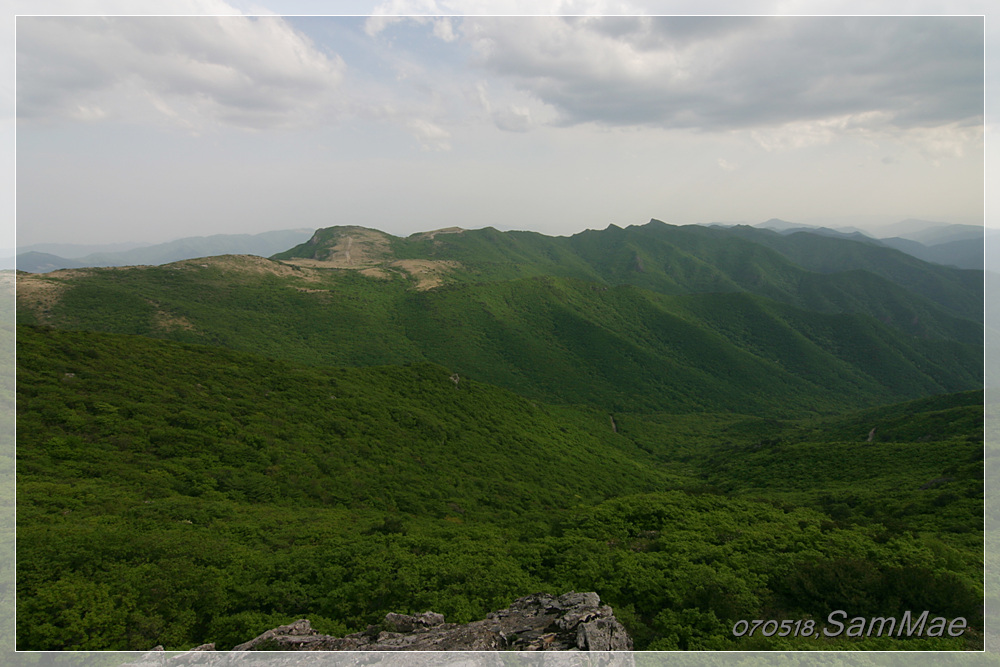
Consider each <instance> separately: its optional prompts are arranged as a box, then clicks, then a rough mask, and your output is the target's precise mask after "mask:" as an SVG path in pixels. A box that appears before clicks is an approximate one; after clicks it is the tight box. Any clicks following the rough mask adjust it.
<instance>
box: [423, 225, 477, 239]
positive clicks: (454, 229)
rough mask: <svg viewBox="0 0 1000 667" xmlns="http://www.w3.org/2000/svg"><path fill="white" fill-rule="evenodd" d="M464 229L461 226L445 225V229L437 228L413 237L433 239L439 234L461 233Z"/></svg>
mask: <svg viewBox="0 0 1000 667" xmlns="http://www.w3.org/2000/svg"><path fill="white" fill-rule="evenodd" d="M464 231H465V230H464V229H462V228H461V227H445V228H444V229H435V230H434V231H432V232H421V233H419V234H414V235H413V236H412V237H411V238H412V239H413V240H414V241H433V240H434V237H435V236H437V235H438V234H461V233H462V232H464Z"/></svg>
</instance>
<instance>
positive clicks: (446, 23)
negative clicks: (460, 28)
mask: <svg viewBox="0 0 1000 667" xmlns="http://www.w3.org/2000/svg"><path fill="white" fill-rule="evenodd" d="M434 36H435V37H437V38H438V39H440V40H442V41H444V42H454V41H455V40H456V39H458V35H456V34H455V32H454V29H453V28H452V25H451V19H449V18H448V17H443V18H440V19H436V20H435V21H434Z"/></svg>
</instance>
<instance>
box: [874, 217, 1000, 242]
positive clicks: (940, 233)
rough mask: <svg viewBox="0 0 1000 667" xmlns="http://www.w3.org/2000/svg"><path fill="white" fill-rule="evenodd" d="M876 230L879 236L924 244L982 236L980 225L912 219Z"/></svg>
mask: <svg viewBox="0 0 1000 667" xmlns="http://www.w3.org/2000/svg"><path fill="white" fill-rule="evenodd" d="M877 231H878V234H877V236H878V237H879V238H892V237H901V238H904V239H910V240H911V241H918V242H919V243H922V244H924V245H926V246H933V245H938V244H941V243H950V242H951V241H961V240H974V239H982V238H983V226H982V225H960V224H950V223H944V222H929V221H927V220H913V219H910V220H903V221H901V222H898V223H895V224H892V225H887V226H885V227H880V228H878V230H877Z"/></svg>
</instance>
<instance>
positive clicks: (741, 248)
mask: <svg viewBox="0 0 1000 667" xmlns="http://www.w3.org/2000/svg"><path fill="white" fill-rule="evenodd" d="M748 234H749V235H751V236H752V238H745V237H746V235H748ZM801 236H807V235H801ZM761 240H764V241H767V242H768V243H773V244H775V245H776V246H777V247H780V248H782V249H783V250H784V252H785V253H786V254H787V255H788V256H794V257H796V258H797V259H798V260H799V261H800V262H802V263H804V264H807V265H809V266H814V267H816V266H818V267H819V268H821V269H823V270H825V271H828V272H825V273H821V272H819V271H815V270H806V269H805V268H802V266H800V265H798V264H795V263H793V262H792V261H791V260H790V259H788V257H786V255H783V254H782V253H780V252H777V251H776V250H774V249H772V248H771V247H768V245H766V244H765V243H761V242H759V241H761ZM276 257H277V258H280V259H272V260H265V259H262V258H254V257H247V256H224V257H215V258H204V259H199V260H188V261H185V262H180V263H175V264H171V265H166V266H162V267H136V268H130V269H86V270H80V271H68V272H57V273H53V274H49V275H48V276H45V277H42V276H36V277H32V276H27V275H24V274H21V276H20V282H19V290H18V298H19V308H20V313H21V319H20V321H22V322H26V323H31V322H34V323H37V324H44V325H48V326H58V327H61V328H74V329H91V330H97V331H109V332H118V333H130V334H140V335H145V336H153V337H160V338H169V339H173V340H177V341H183V342H194V343H207V344H214V345H221V346H225V347H231V348H235V349H242V350H247V351H251V350H252V351H257V352H260V353H264V354H268V355H271V356H274V357H283V358H289V359H294V360H297V361H299V362H304V363H309V364H321V365H322V364H338V365H351V366H365V365H372V364H400V363H407V362H425V361H427V362H432V363H436V364H440V365H443V366H446V367H449V368H452V369H454V370H455V371H456V372H458V373H459V374H460V375H462V376H470V377H472V378H474V379H477V380H480V381H484V382H489V383H492V384H496V385H499V386H502V387H505V388H507V389H510V390H513V391H516V392H519V393H522V394H524V395H526V396H529V397H532V398H536V399H539V400H544V401H548V402H558V403H567V404H591V405H599V406H601V407H602V408H603V409H607V410H647V411H648V410H669V411H681V412H699V411H702V412H703V411H735V412H746V413H753V414H776V415H785V416H788V415H792V414H803V413H813V412H825V411H830V410H841V409H846V408H851V407H860V406H862V405H866V404H871V403H885V402H891V401H897V400H904V399H907V398H916V397H918V396H922V395H927V394H934V393H942V392H952V391H959V390H964V389H973V388H977V387H980V386H981V383H982V324H981V322H982V305H981V304H982V301H981V296H977V294H979V295H981V289H982V285H981V278H977V276H976V275H975V272H963V271H959V270H957V269H946V268H945V267H937V266H934V265H929V264H926V263H922V262H919V261H918V260H915V259H913V258H911V257H908V256H906V255H904V254H902V253H898V252H896V251H893V250H890V249H885V248H878V247H873V246H868V245H866V244H860V243H855V242H851V241H845V240H841V239H829V238H825V237H819V236H817V237H812V238H811V239H809V238H805V239H804V238H802V237H800V235H799V234H793V235H790V236H788V237H785V236H782V235H780V234H777V233H774V232H767V231H763V230H752V229H750V228H742V229H741V228H735V229H733V230H712V229H706V228H701V227H691V228H677V227H671V226H668V225H664V224H663V223H651V224H650V225H646V226H644V227H639V228H628V229H620V228H616V227H611V228H608V229H607V230H604V231H600V232H597V231H594V232H584V233H581V234H578V235H576V236H573V237H569V238H561V237H557V238H553V237H546V236H543V235H540V234H534V233H530V232H506V233H501V232H498V231H496V230H493V229H484V230H466V231H459V230H445V231H438V232H431V233H426V234H421V235H414V236H411V237H409V238H407V239H400V238H397V237H392V236H390V235H388V234H384V233H381V232H377V231H375V230H366V229H363V228H357V227H337V228H327V229H323V230H319V231H318V232H316V234H314V235H313V237H312V239H311V240H310V241H308V242H307V243H304V244H301V245H299V246H296V247H295V248H293V249H291V250H289V251H287V252H285V253H281V254H279V255H276ZM858 267H868V268H869V269H870V270H865V269H863V268H858ZM879 274H882V275H879ZM883 276H886V277H883ZM889 278H892V279H894V280H896V281H898V282H893V281H892V280H890V279H889ZM977 280H978V282H977ZM977 289H978V290H979V291H978V292H977ZM977 307H978V312H976V308H977ZM963 315H965V316H966V317H962V316H963Z"/></svg>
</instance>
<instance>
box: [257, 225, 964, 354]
mask: <svg viewBox="0 0 1000 667" xmlns="http://www.w3.org/2000/svg"><path fill="white" fill-rule="evenodd" d="M373 234H381V233H379V232H374V231H373V230H364V229H362V228H356V227H331V228H327V229H323V230H319V231H318V232H317V233H316V234H315V235H314V236H313V238H312V239H310V241H309V242H307V243H303V244H301V245H299V246H296V247H295V248H292V249H291V250H288V251H286V252H284V253H279V254H277V255H274V259H279V260H285V261H296V260H321V261H322V260H330V259H334V260H339V264H338V266H340V267H341V268H346V267H347V266H348V265H347V264H345V263H344V258H345V253H348V252H349V251H348V250H347V244H346V243H345V239H351V238H353V239H355V240H357V239H359V238H361V237H362V236H364V235H373ZM355 254H357V253H355ZM366 259H367V261H370V262H372V263H377V262H380V261H382V262H385V261H389V260H393V259H395V260H414V259H420V260H432V261H437V262H450V263H458V266H452V267H450V268H449V278H450V279H452V280H458V281H469V280H471V281H478V282H482V281H497V280H510V279H515V278H522V277H529V276H538V275H551V276H560V277H575V278H580V279H583V280H590V281H594V282H602V283H606V284H608V285H622V284H628V285H635V286H638V287H644V288H646V289H649V290H652V291H655V292H661V293H664V294H686V293H703V292H734V291H747V292H751V293H753V294H758V295H760V296H766V297H768V298H772V299H775V300H778V301H783V302H785V303H789V304H792V305H798V306H800V307H803V308H807V309H811V310H817V311H820V312H829V313H837V312H849V313H861V314H868V315H873V316H876V317H880V316H881V315H880V314H879V312H878V311H879V310H880V303H881V301H883V300H885V299H888V300H891V301H899V300H900V295H901V294H903V293H906V297H905V299H904V300H905V301H907V307H908V308H910V309H911V310H913V309H915V312H913V313H912V314H909V316H908V317H901V318H897V319H894V320H892V322H893V324H894V325H895V326H898V327H900V328H902V329H903V330H904V331H907V332H908V333H914V334H917V335H932V336H940V335H947V334H945V333H944V331H939V330H938V329H939V328H940V325H938V324H937V322H936V320H937V319H938V318H942V319H944V320H947V319H948V316H951V317H952V318H955V317H957V318H961V319H967V320H972V321H974V322H982V273H981V272H977V271H963V270H960V269H952V268H949V267H943V266H938V265H934V264H929V263H927V262H923V261H920V260H918V259H916V258H914V257H911V256H909V255H906V254H904V253H902V252H899V251H896V250H893V249H890V248H884V247H880V246H877V245H872V244H869V243H863V242H859V241H852V240H848V239H840V238H831V237H828V236H823V235H819V234H811V233H806V232H799V233H794V234H789V235H782V234H778V233H776V232H772V231H769V230H762V229H756V228H752V227H746V226H737V227H732V228H718V227H704V226H699V225H688V226H682V227H678V226H674V225H668V224H665V223H662V222H659V221H656V220H654V221H651V222H650V223H649V224H647V225H642V226H630V227H628V228H626V229H622V228H619V227H616V226H614V225H612V226H610V227H608V228H607V229H605V230H601V231H595V230H588V231H585V232H581V233H579V234H575V235H573V236H571V237H548V236H544V235H542V234H538V233H535V232H516V231H515V232H498V231H497V230H495V229H492V228H486V229H479V230H462V231H458V232H455V231H450V232H449V231H444V232H437V233H424V234H415V235H413V236H410V237H408V238H406V239H399V238H396V237H390V236H389V235H385V234H382V235H381V238H380V239H379V243H378V248H377V252H373V253H371V254H370V255H368V256H367V257H366ZM361 261H364V260H361ZM861 272H863V274H862V273H861ZM815 274H822V277H821V276H817V275H815ZM900 288H902V289H900ZM948 328H949V326H948V325H945V326H944V330H947V329H948Z"/></svg>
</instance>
